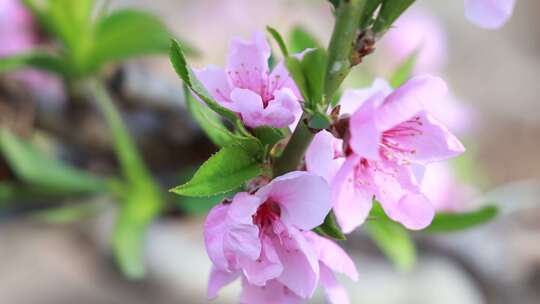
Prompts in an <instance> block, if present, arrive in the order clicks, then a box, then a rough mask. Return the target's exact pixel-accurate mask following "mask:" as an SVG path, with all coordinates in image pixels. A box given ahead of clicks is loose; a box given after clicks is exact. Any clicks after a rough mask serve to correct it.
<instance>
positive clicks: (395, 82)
mask: <svg viewBox="0 0 540 304" xmlns="http://www.w3.org/2000/svg"><path fill="white" fill-rule="evenodd" d="M417 59H418V52H414V53H412V54H411V55H409V56H408V57H407V58H406V59H405V61H403V63H402V64H401V65H400V66H399V67H398V68H397V70H396V71H395V72H394V73H393V74H392V76H391V77H390V85H391V86H392V87H393V88H398V87H399V86H401V85H402V84H404V83H405V82H406V81H407V80H408V79H409V78H411V76H412V73H413V70H414V67H415V65H416V60H417Z"/></svg>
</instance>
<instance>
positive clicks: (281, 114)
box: [263, 88, 302, 128]
mask: <svg viewBox="0 0 540 304" xmlns="http://www.w3.org/2000/svg"><path fill="white" fill-rule="evenodd" d="M301 113H302V108H301V107H300V103H299V102H298V99H297V98H296V96H295V95H294V93H293V91H291V89H287V88H284V89H281V90H278V91H275V92H274V99H273V100H270V102H269V103H268V106H267V107H266V108H265V109H264V110H263V115H264V119H265V122H266V125H268V126H271V127H274V128H284V127H287V126H289V125H291V124H292V123H294V121H295V120H296V117H299V116H300V115H301Z"/></svg>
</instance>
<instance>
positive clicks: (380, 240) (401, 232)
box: [363, 200, 416, 271]
mask: <svg viewBox="0 0 540 304" xmlns="http://www.w3.org/2000/svg"><path fill="white" fill-rule="evenodd" d="M363 227H364V228H365V229H366V232H367V234H368V235H369V236H370V238H371V239H372V240H373V241H374V242H375V244H376V245H377V247H379V249H380V250H381V251H382V253H383V254H384V255H385V256H386V257H387V258H388V259H389V260H390V261H392V263H393V264H394V265H395V267H396V268H397V269H399V270H401V271H409V270H411V269H412V268H413V267H414V265H415V264H416V247H415V244H414V241H413V240H412V238H411V235H410V233H409V232H408V231H407V230H406V229H405V228H404V227H403V226H401V225H400V224H399V223H396V222H394V221H392V220H391V219H390V218H389V217H388V216H387V215H386V213H385V212H384V210H383V209H382V207H381V205H380V203H378V202H377V201H376V200H373V208H372V209H371V212H370V216H369V220H368V221H366V223H365V224H364V226H363Z"/></svg>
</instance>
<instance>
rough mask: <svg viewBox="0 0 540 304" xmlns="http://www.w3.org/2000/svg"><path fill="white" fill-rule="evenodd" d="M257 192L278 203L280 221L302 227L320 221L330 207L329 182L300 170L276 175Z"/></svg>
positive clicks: (307, 226)
mask: <svg viewBox="0 0 540 304" xmlns="http://www.w3.org/2000/svg"><path fill="white" fill-rule="evenodd" d="M256 195H257V196H259V197H261V198H262V199H263V200H267V199H269V200H273V201H274V202H276V203H278V204H279V206H280V208H281V220H282V221H283V223H285V224H286V225H292V226H295V227H296V228H300V229H304V230H311V229H313V228H315V227H317V226H319V225H320V224H322V223H323V222H324V219H325V217H326V215H327V214H328V212H330V209H331V208H332V204H331V201H330V186H329V185H328V183H327V182H326V181H325V180H324V179H323V178H322V177H320V176H316V175H314V174H311V173H308V172H303V171H295V172H291V173H287V174H285V175H283V176H280V177H277V178H275V179H274V180H273V181H272V182H270V183H269V184H268V185H266V186H264V187H262V188H261V189H260V190H259V191H257V193H256Z"/></svg>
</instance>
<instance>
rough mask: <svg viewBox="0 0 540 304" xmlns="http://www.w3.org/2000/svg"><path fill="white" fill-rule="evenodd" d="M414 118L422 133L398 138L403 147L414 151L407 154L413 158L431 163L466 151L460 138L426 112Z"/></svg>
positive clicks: (417, 127)
mask: <svg viewBox="0 0 540 304" xmlns="http://www.w3.org/2000/svg"><path fill="white" fill-rule="evenodd" d="M413 120H414V122H415V123H414V125H417V126H416V129H418V130H419V131H420V132H421V133H420V134H418V135H414V136H400V137H399V138H396V141H398V142H399V144H400V146H401V147H403V148H405V149H407V150H412V151H413V153H410V154H407V156H408V157H410V159H411V160H413V161H418V162H420V163H429V162H435V161H442V160H447V159H449V158H452V157H455V156H458V155H460V154H461V153H463V152H465V147H464V146H463V144H462V143H461V142H460V141H459V139H457V137H456V136H454V135H453V134H452V133H450V131H448V129H447V128H446V127H445V126H443V125H442V124H441V123H440V122H439V121H437V120H436V119H435V118H433V117H432V116H430V115H429V114H427V113H426V112H420V113H419V114H418V115H417V116H416V117H415V118H414V119H413Z"/></svg>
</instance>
